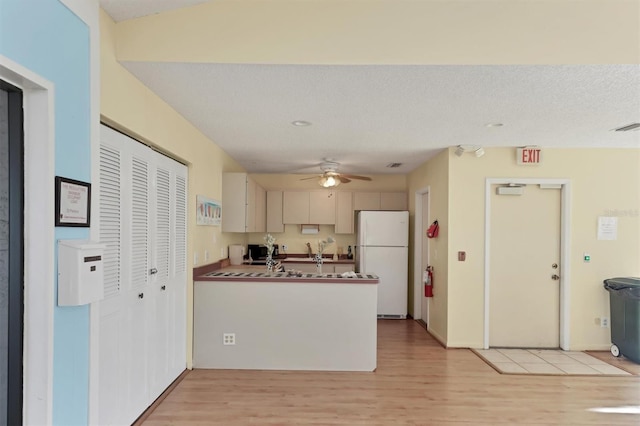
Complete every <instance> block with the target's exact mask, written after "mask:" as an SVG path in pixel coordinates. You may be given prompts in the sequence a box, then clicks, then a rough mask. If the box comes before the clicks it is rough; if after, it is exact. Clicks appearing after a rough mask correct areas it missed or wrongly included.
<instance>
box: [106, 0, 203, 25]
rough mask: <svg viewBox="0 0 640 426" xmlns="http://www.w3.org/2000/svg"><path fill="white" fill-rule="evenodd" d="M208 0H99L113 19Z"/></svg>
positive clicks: (181, 6)
mask: <svg viewBox="0 0 640 426" xmlns="http://www.w3.org/2000/svg"><path fill="white" fill-rule="evenodd" d="M207 1H210V0H100V7H102V8H103V9H104V10H105V11H106V12H107V13H108V14H109V15H110V16H111V18H113V20H114V21H116V22H120V21H126V20H127V19H134V18H140V17H142V16H147V15H153V14H156V13H160V12H165V11H167V10H173V9H180V8H183V7H189V6H193V5H196V4H199V3H206V2H207Z"/></svg>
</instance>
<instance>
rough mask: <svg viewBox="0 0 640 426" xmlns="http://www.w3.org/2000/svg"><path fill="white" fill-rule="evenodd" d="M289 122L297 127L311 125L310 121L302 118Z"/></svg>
mask: <svg viewBox="0 0 640 426" xmlns="http://www.w3.org/2000/svg"><path fill="white" fill-rule="evenodd" d="M291 124H293V125H294V126H297V127H305V126H311V123H310V122H308V121H303V120H296V121H292V122H291Z"/></svg>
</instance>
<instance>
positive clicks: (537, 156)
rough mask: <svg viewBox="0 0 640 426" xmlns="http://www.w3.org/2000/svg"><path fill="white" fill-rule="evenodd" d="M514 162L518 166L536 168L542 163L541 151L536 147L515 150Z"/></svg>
mask: <svg viewBox="0 0 640 426" xmlns="http://www.w3.org/2000/svg"><path fill="white" fill-rule="evenodd" d="M516 160H517V162H518V164H519V165H525V166H532V165H535V166H537V165H539V164H541V163H542V149H541V148H539V147H537V146H525V147H522V148H516Z"/></svg>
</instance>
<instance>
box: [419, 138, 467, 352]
mask: <svg viewBox="0 0 640 426" xmlns="http://www.w3.org/2000/svg"><path fill="white" fill-rule="evenodd" d="M449 185H450V181H449V151H448V150H443V151H442V152H441V153H440V154H438V155H437V156H435V157H434V158H432V159H431V160H429V161H428V162H426V163H425V164H423V165H422V166H420V167H419V168H417V169H416V170H414V171H413V172H412V173H410V174H409V176H408V187H409V191H408V193H409V214H410V228H411V230H410V234H409V235H410V239H409V312H410V313H411V314H412V315H414V312H413V306H414V303H413V293H414V286H415V285H416V283H415V282H414V257H415V250H414V244H415V237H414V235H415V233H414V230H415V223H416V220H415V213H416V205H415V204H416V203H415V199H416V198H415V194H416V191H419V190H422V189H424V188H426V187H429V194H430V195H429V200H430V205H429V212H430V220H431V221H434V220H436V219H437V220H438V223H439V225H440V233H439V235H438V238H433V239H431V240H429V262H430V264H431V265H432V266H433V267H434V277H435V278H434V289H433V291H434V296H433V298H432V299H431V301H430V302H429V320H428V324H427V325H428V327H429V331H430V332H431V334H433V335H434V336H435V337H436V338H437V339H439V340H440V341H441V342H443V343H446V342H447V340H448V329H449V312H450V310H449V300H450V296H449V280H450V279H449V259H448V256H447V254H448V251H449V246H450V244H449V242H448V239H449V232H450V231H449V224H450V223H451V222H450V220H449V215H450V212H449ZM425 231H426V228H425V229H424V230H423V231H422V232H425ZM417 285H421V283H417ZM463 314H464V313H463Z"/></svg>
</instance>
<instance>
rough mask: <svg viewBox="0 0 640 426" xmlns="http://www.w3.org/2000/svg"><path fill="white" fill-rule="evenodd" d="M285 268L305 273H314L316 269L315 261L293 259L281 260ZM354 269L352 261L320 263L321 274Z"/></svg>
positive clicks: (340, 272)
mask: <svg viewBox="0 0 640 426" xmlns="http://www.w3.org/2000/svg"><path fill="white" fill-rule="evenodd" d="M282 265H284V268H285V270H287V271H288V270H289V269H293V270H296V271H302V272H305V273H315V272H316V271H317V268H316V262H310V261H306V262H295V261H285V262H282ZM354 270H355V264H353V263H332V262H324V263H323V264H322V273H323V274H333V273H337V274H342V273H343V272H349V271H354Z"/></svg>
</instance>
